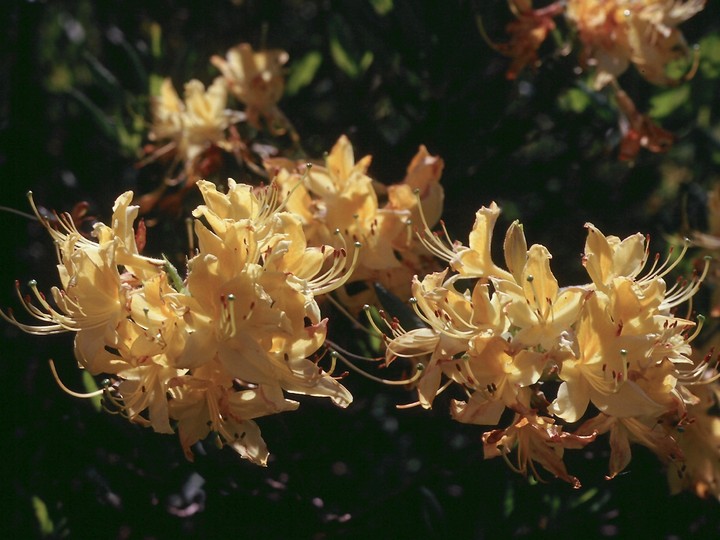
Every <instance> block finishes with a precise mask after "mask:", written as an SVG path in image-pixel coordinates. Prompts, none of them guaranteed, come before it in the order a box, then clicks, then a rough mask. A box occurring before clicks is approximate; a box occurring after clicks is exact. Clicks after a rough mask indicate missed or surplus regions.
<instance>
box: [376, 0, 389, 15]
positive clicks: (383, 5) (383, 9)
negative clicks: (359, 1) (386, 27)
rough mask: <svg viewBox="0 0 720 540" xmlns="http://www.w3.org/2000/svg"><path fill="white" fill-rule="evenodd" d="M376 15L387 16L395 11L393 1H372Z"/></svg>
mask: <svg viewBox="0 0 720 540" xmlns="http://www.w3.org/2000/svg"><path fill="white" fill-rule="evenodd" d="M370 3H371V4H372V7H373V9H374V10H375V13H377V14H378V15H380V16H382V15H387V14H388V13H390V12H391V11H392V9H393V7H394V6H393V0H370Z"/></svg>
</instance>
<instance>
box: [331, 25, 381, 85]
mask: <svg viewBox="0 0 720 540" xmlns="http://www.w3.org/2000/svg"><path fill="white" fill-rule="evenodd" d="M328 34H329V35H328V39H329V41H330V56H332V59H333V61H334V62H335V65H336V66H337V67H339V68H340V69H341V70H342V71H343V72H345V74H346V75H347V76H348V77H350V78H352V79H355V78H357V77H359V76H360V75H362V73H363V72H364V71H365V70H366V69H367V68H368V67H370V64H372V61H373V54H372V52H371V51H365V52H363V54H362V56H360V55H359V53H358V50H357V46H356V45H357V44H356V42H355V39H354V36H353V34H352V31H351V29H350V27H349V26H348V24H347V23H346V22H345V21H344V20H343V19H342V18H341V17H339V16H334V17H332V18H331V19H330V21H329V23H328ZM358 57H360V59H358Z"/></svg>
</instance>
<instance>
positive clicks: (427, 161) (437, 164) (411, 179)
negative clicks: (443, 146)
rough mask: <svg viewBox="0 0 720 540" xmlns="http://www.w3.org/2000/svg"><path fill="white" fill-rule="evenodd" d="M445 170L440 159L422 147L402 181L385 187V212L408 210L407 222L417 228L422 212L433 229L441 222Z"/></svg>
mask: <svg viewBox="0 0 720 540" xmlns="http://www.w3.org/2000/svg"><path fill="white" fill-rule="evenodd" d="M444 167H445V162H444V161H443V160H442V158H440V157H438V156H432V155H430V153H429V152H428V150H427V148H425V146H423V145H421V146H420V148H419V149H418V151H417V154H415V156H414V157H413V158H412V160H411V161H410V164H409V165H408V166H407V172H406V175H405V178H404V179H403V181H402V182H400V183H399V184H394V185H391V186H388V188H387V194H388V204H387V208H390V209H393V210H409V211H410V219H411V220H412V222H413V223H417V224H419V223H421V222H422V218H421V217H420V210H421V209H422V214H423V217H424V219H425V221H426V222H427V224H428V225H429V226H430V227H433V226H434V225H435V224H436V223H437V222H438V221H440V217H441V216H442V212H443V202H444V199H445V195H444V190H443V187H442V184H441V183H440V177H441V176H442V171H443V168H444ZM418 202H419V204H418Z"/></svg>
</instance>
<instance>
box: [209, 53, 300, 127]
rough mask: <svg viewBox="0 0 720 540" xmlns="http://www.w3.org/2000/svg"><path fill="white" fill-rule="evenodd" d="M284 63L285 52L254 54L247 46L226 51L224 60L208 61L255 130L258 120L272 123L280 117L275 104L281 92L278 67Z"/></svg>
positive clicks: (285, 60) (281, 78) (280, 68)
mask: <svg viewBox="0 0 720 540" xmlns="http://www.w3.org/2000/svg"><path fill="white" fill-rule="evenodd" d="M287 61H288V54H287V53H286V52H285V51H282V50H279V49H269V50H264V51H257V52H256V51H254V50H253V48H252V46H250V45H249V44H248V43H241V44H239V45H236V46H235V47H233V48H231V49H229V50H228V51H227V53H226V55H225V58H222V57H220V56H217V55H215V56H213V57H212V58H210V62H212V64H213V65H214V66H215V67H216V68H218V69H219V70H220V72H221V73H222V75H223V77H224V80H225V83H226V84H227V86H228V88H229V89H230V92H232V94H233V95H234V96H235V97H236V98H238V99H239V100H240V101H242V102H243V103H244V104H245V105H246V107H247V109H246V113H247V118H248V121H249V122H250V123H251V124H252V125H254V126H258V127H259V124H260V122H259V120H260V117H264V118H267V119H269V120H272V119H274V118H275V117H276V116H277V115H278V114H280V112H279V110H278V109H277V102H278V101H280V98H281V97H282V95H283V91H284V90H285V79H284V76H283V72H282V67H283V65H285V63H286V62H287Z"/></svg>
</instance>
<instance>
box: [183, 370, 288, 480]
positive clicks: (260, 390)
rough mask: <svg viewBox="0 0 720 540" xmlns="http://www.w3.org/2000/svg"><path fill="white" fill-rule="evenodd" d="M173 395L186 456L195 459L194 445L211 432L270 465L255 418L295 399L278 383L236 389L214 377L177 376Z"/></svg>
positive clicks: (285, 407) (285, 408)
mask: <svg viewBox="0 0 720 540" xmlns="http://www.w3.org/2000/svg"><path fill="white" fill-rule="evenodd" d="M170 391H171V392H172V394H173V399H172V400H171V401H170V411H171V414H172V416H173V418H175V419H177V422H178V435H179V437H180V443H181V445H182V447H183V450H184V451H185V456H186V457H187V459H188V460H190V461H192V460H193V458H194V456H193V452H192V448H191V447H192V445H193V444H195V443H196V442H198V441H200V440H203V439H205V437H207V435H208V434H209V433H210V432H215V433H217V435H218V436H219V437H220V442H221V443H223V444H227V445H229V446H230V447H232V448H233V449H234V450H235V451H236V452H237V453H238V454H240V455H241V456H242V457H243V458H245V459H248V460H249V461H251V462H253V463H256V464H258V465H262V466H265V465H267V458H268V450H267V446H266V445H265V442H264V441H263V439H262V437H261V436H260V429H259V428H258V426H257V424H256V423H255V422H254V421H253V419H254V418H258V417H261V416H267V415H269V414H276V413H279V412H283V411H292V410H295V409H297V408H298V406H299V404H298V402H296V401H291V400H288V399H285V398H284V397H283V393H282V390H280V388H279V387H276V386H265V385H260V386H258V387H257V388H253V389H249V390H242V391H233V390H232V388H231V387H227V386H225V385H222V384H218V383H217V382H215V381H213V380H212V379H203V378H200V377H188V376H184V377H177V378H175V379H173V381H171V383H170Z"/></svg>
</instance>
